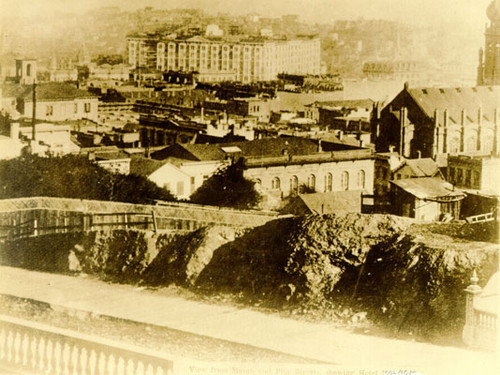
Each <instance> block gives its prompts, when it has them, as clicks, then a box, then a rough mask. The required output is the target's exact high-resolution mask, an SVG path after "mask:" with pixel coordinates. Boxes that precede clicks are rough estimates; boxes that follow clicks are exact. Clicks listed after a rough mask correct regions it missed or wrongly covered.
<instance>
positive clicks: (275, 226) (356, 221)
mask: <svg viewBox="0 0 500 375" xmlns="http://www.w3.org/2000/svg"><path fill="white" fill-rule="evenodd" d="M410 223H411V221H410V220H405V219H402V218H398V217H394V216H390V215H362V214H348V215H343V216H334V215H323V216H309V217H302V218H289V219H281V220H275V221H272V222H269V223H267V224H266V225H264V226H261V227H258V228H255V229H254V230H252V231H251V232H249V233H247V234H246V235H244V236H242V237H241V238H239V239H237V240H235V241H234V242H232V243H228V244H226V245H225V246H222V247H221V248H219V249H218V250H217V251H216V252H215V253H214V257H213V258H212V261H211V262H210V264H209V265H208V266H207V267H206V268H205V269H204V271H203V272H202V273H201V275H200V278H199V280H198V282H197V285H198V286H200V287H202V288H207V289H209V290H219V289H222V290H225V291H228V292H237V293H239V292H242V291H243V292H248V293H251V294H254V295H260V296H267V297H266V298H269V297H276V298H277V299H278V300H282V299H286V300H300V299H304V298H305V299H310V300H312V299H317V298H320V299H322V298H325V297H326V296H328V295H329V294H330V293H332V292H333V290H334V287H335V285H336V283H337V282H338V281H339V279H340V277H341V276H342V274H343V272H344V271H345V270H346V269H349V268H352V267H357V266H359V265H361V264H362V263H363V262H364V260H365V257H366V254H367V253H368V251H369V250H370V249H371V247H372V246H373V245H374V244H376V243H378V242H380V241H383V240H384V239H386V238H388V237H392V236H393V235H394V234H395V233H398V232H400V231H402V230H404V229H405V228H406V227H408V226H409V225H410Z"/></svg>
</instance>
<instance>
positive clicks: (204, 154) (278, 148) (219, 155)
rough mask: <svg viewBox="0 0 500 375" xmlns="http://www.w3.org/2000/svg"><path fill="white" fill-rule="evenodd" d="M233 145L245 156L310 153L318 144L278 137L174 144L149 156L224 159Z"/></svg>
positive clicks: (203, 159)
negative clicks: (215, 142)
mask: <svg viewBox="0 0 500 375" xmlns="http://www.w3.org/2000/svg"><path fill="white" fill-rule="evenodd" d="M234 147H237V148H239V149H240V150H241V153H239V155H240V156H244V157H247V158H259V157H276V156H283V155H285V154H289V155H310V154H314V153H317V152H318V146H317V145H316V143H315V142H314V141H312V140H310V139H306V138H298V137H279V138H264V139H258V140H254V141H244V142H229V143H217V144H175V145H172V146H169V147H167V148H164V149H163V150H160V151H157V152H155V153H153V154H152V155H151V157H152V158H154V159H158V160H163V159H165V158H167V157H170V156H175V157H179V158H184V159H187V160H194V161H196V160H198V161H211V160H224V159H226V158H227V156H228V155H229V154H231V153H232V152H229V153H228V152H225V151H224V149H226V150H227V149H230V150H235V148H234Z"/></svg>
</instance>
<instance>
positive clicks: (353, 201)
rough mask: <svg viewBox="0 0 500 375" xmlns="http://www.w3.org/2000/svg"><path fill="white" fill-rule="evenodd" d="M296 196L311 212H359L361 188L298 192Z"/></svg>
mask: <svg viewBox="0 0 500 375" xmlns="http://www.w3.org/2000/svg"><path fill="white" fill-rule="evenodd" d="M298 198H299V199H301V200H302V201H303V202H304V204H305V205H306V206H307V208H308V209H309V210H310V211H311V213H316V214H328V213H336V214H344V213H348V212H361V190H351V191H332V192H328V193H313V194H300V195H299V197H298Z"/></svg>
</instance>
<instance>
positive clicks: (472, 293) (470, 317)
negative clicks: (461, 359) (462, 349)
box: [462, 270, 482, 346]
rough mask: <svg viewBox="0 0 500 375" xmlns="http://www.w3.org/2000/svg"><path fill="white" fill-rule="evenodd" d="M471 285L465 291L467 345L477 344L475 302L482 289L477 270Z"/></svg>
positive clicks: (464, 335) (463, 334)
mask: <svg viewBox="0 0 500 375" xmlns="http://www.w3.org/2000/svg"><path fill="white" fill-rule="evenodd" d="M470 281H471V283H470V284H469V286H468V287H467V288H466V289H465V293H466V296H465V326H464V330H463V333H462V339H463V341H464V342H465V343H466V344H467V345H471V346H473V345H474V342H475V329H476V323H477V322H476V314H475V311H474V301H475V299H476V298H477V296H478V295H479V294H480V293H481V291H482V288H481V287H480V286H479V285H477V282H478V281H479V278H478V277H477V272H476V270H474V271H473V273H472V277H471V278H470Z"/></svg>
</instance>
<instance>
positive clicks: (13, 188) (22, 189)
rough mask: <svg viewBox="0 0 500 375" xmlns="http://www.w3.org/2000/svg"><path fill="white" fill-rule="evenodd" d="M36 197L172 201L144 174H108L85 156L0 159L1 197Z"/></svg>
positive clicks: (148, 201)
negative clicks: (143, 175)
mask: <svg viewBox="0 0 500 375" xmlns="http://www.w3.org/2000/svg"><path fill="white" fill-rule="evenodd" d="M35 196H45V197H64V198H78V199H95V200H106V201H118V202H130V203H150V202H151V201H152V200H174V197H173V195H172V194H171V193H170V192H169V191H168V190H166V189H162V188H160V187H158V186H157V185H156V184H155V183H153V182H152V181H150V180H148V179H147V178H145V177H142V176H135V175H128V176H125V175H120V174H114V173H111V172H109V171H107V170H105V169H103V168H101V167H99V166H98V165H96V164H94V163H92V162H90V161H89V160H88V159H87V158H86V157H84V156H79V155H65V156H62V157H56V156H50V157H40V156H36V155H30V154H26V155H23V156H21V157H19V158H16V159H12V160H4V161H0V199H8V198H19V197H35Z"/></svg>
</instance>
